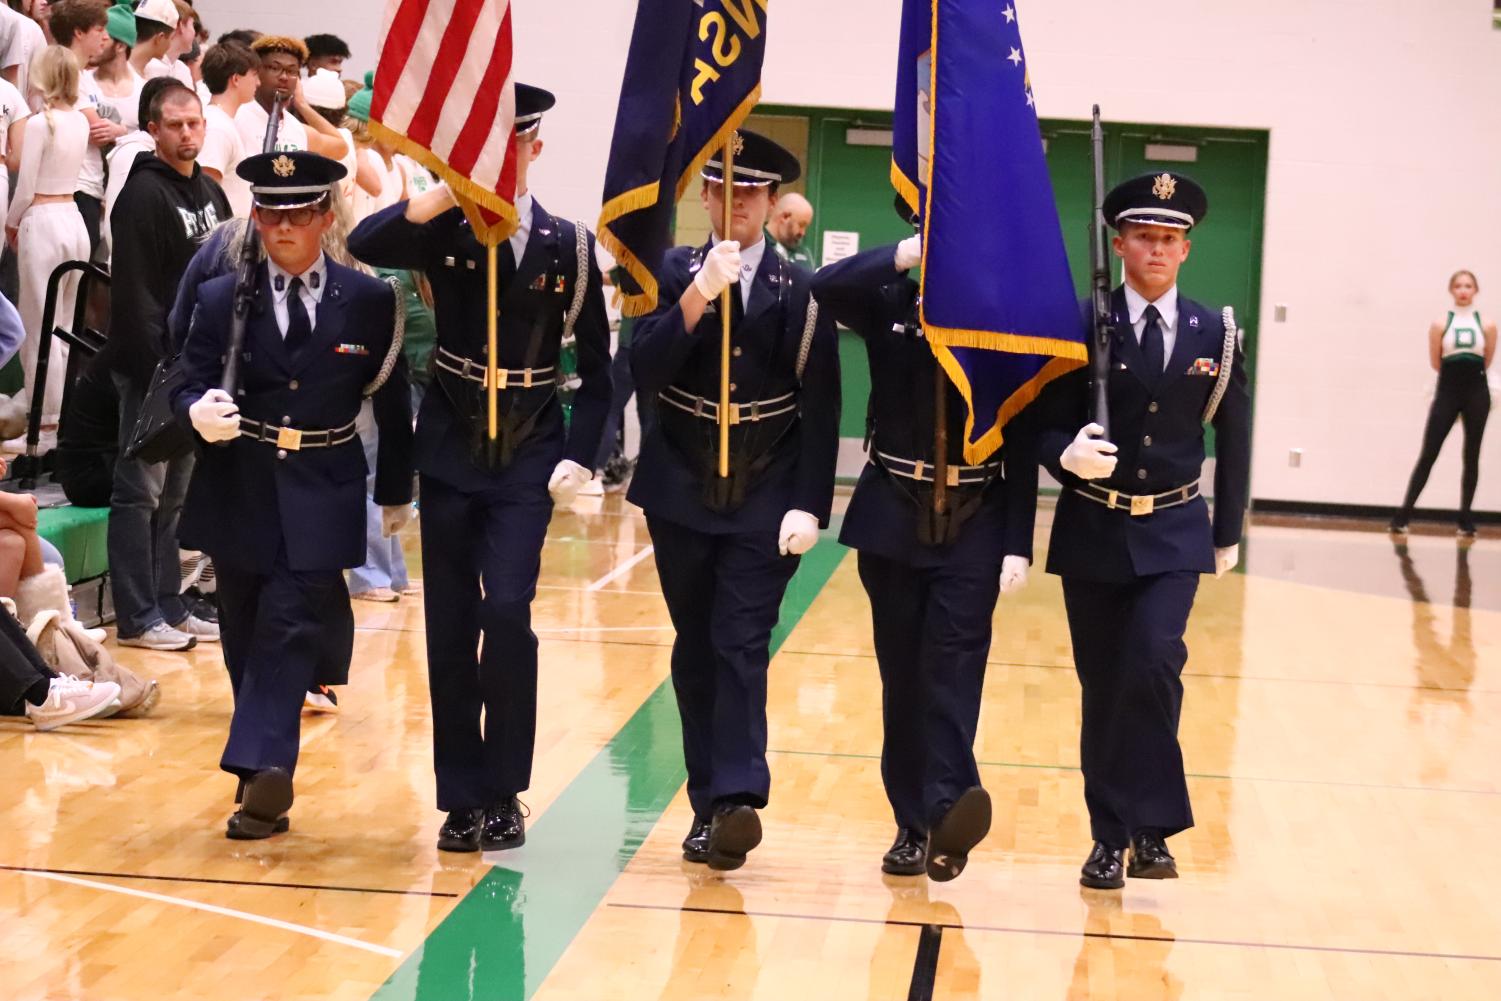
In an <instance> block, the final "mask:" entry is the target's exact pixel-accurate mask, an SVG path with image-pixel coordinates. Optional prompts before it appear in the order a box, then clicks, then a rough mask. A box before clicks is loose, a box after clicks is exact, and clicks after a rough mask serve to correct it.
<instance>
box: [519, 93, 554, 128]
mask: <svg viewBox="0 0 1501 1001" xmlns="http://www.w3.org/2000/svg"><path fill="white" fill-rule="evenodd" d="M557 103H558V99H557V98H556V97H554V96H553V94H552V92H551V91H548V90H543V89H542V88H541V87H533V86H531V85H530V84H525V83H518V84H517V85H516V135H517V136H518V137H520V136H525V135H527V134H529V133H531V132H535V131H537V129H538V128H540V127H541V125H542V116H543V115H544V114H545V113H546V112H548V111H551V110H552V106H553V105H554V104H557Z"/></svg>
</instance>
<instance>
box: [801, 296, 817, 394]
mask: <svg viewBox="0 0 1501 1001" xmlns="http://www.w3.org/2000/svg"><path fill="white" fill-rule="evenodd" d="M817 327H818V300H817V299H815V298H813V293H812V291H809V292H808V315H807V319H805V320H804V321H803V340H802V343H800V344H799V345H798V346H797V381H798V384H799V385H801V384H802V381H803V370H804V369H806V368H807V367H808V352H809V351H810V350H812V348H813V331H814V330H815V329H817Z"/></svg>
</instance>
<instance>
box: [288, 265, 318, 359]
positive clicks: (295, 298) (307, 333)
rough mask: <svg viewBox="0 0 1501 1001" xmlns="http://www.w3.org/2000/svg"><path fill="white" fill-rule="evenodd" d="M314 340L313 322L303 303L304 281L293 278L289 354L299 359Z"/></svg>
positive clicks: (289, 318)
mask: <svg viewBox="0 0 1501 1001" xmlns="http://www.w3.org/2000/svg"><path fill="white" fill-rule="evenodd" d="M312 339H313V321H312V320H311V319H310V318H309V317H308V313H307V306H306V305H305V304H304V303H303V301H302V279H301V278H293V279H292V284H291V286H290V287H289V288H288V289H287V336H286V340H285V342H284V343H285V344H286V346H287V354H289V355H291V356H292V357H294V358H295V357H297V354H298V352H300V351H301V350H302V349H303V348H305V347H307V345H308V342H309V341H311V340H312Z"/></svg>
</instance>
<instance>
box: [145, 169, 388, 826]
mask: <svg viewBox="0 0 1501 1001" xmlns="http://www.w3.org/2000/svg"><path fill="white" fill-rule="evenodd" d="M236 172H237V173H238V174H239V175H240V177H242V178H244V179H245V180H246V181H248V182H249V183H250V190H251V194H252V196H253V214H252V215H253V222H254V224H255V227H256V229H257V230H258V231H259V233H260V238H261V243H262V246H263V247H264V249H265V252H266V255H267V257H269V258H270V259H269V261H267V262H266V263H264V264H262V265H261V266H260V268H259V271H258V272H257V274H256V279H255V287H254V302H253V305H252V307H251V310H250V314H249V316H248V318H247V321H246V329H245V343H244V349H243V352H242V353H241V365H240V378H239V388H238V392H237V394H236V395H234V396H231V395H230V394H229V393H227V392H225V391H224V390H223V389H221V388H215V387H219V386H220V385H221V384H222V378H223V373H224V361H225V355H226V353H227V351H228V347H229V328H230V316H231V313H232V311H233V308H234V300H235V293H236V289H235V283H236V279H237V276H236V275H234V274H229V275H223V276H221V277H218V278H214V279H212V280H210V281H208V282H207V283H205V284H204V285H203V286H202V287H201V288H200V289H199V290H198V305H197V308H196V310H195V311H194V314H193V323H192V328H191V331H190V333H189V335H188V339H187V344H186V347H185V349H184V351H183V355H182V358H181V361H180V362H179V364H180V365H181V366H182V374H183V383H182V385H181V386H180V387H179V388H178V389H177V391H176V392H175V393H174V394H173V398H172V403H173V409H174V410H175V411H176V413H177V415H178V417H179V419H181V420H184V421H186V422H188V423H190V424H191V425H192V427H193V429H194V430H195V431H197V433H198V435H199V436H200V437H201V438H202V439H203V440H204V441H206V442H209V443H210V445H209V447H208V448H204V449H202V450H201V455H200V457H199V459H198V463H197V466H196V468H195V469H194V470H193V478H192V481H191V483H190V485H189V487H188V496H187V501H186V503H185V505H184V507H183V514H182V526H181V529H180V536H181V539H182V543H183V545H185V546H188V547H191V548H193V549H201V550H203V551H204V552H206V553H208V554H209V555H210V556H211V557H213V560H214V566H215V569H216V571H217V573H218V594H219V604H220V618H219V621H220V624H221V627H222V630H223V644H224V661H225V664H226V665H227V666H228V668H229V676H230V682H231V684H232V686H233V688H234V693H235V708H234V717H233V719H232V720H231V722H230V728H229V742H228V744H227V745H226V746H225V748H224V756H223V758H222V760H221V762H220V767H221V768H223V769H224V770H225V771H227V772H231V773H233V774H235V775H237V776H239V778H240V780H241V795H240V796H239V797H237V802H241V806H240V809H239V811H238V812H236V813H235V814H234V815H233V816H232V817H230V819H229V829H228V836H229V837H230V838H233V839H236V840H250V839H259V838H267V837H270V836H271V835H273V834H280V833H282V832H283V831H286V830H287V828H288V821H287V811H288V809H290V807H291V805H292V774H293V772H294V770H295V769H296V766H297V751H298V738H299V729H300V723H301V713H302V702H303V696H304V694H305V693H306V692H307V690H308V688H309V687H310V686H311V685H312V683H313V680H314V678H315V677H323V678H334V679H335V680H334V681H332V682H331V683H335V684H341V683H345V682H347V680H348V673H349V661H350V657H351V654H352V651H353V645H354V613H353V612H352V611H351V609H350V606H349V592H348V590H347V589H346V588H345V585H344V571H345V570H346V569H348V568H350V567H356V566H359V565H360V564H361V563H362V562H364V559H365V472H366V470H365V454H364V450H363V449H361V447H360V440H359V437H358V436H357V435H356V433H355V426H354V424H355V417H356V416H357V415H358V414H359V410H360V404H361V402H362V401H363V400H364V399H365V398H366V397H367V396H372V394H373V402H374V406H375V416H376V420H377V422H378V423H379V426H380V451H379V455H378V457H377V461H376V470H375V500H376V503H377V504H379V505H381V507H382V527H383V530H384V531H385V533H386V534H387V535H393V534H395V533H396V532H397V531H399V530H400V528H401V526H402V525H403V524H404V523H405V522H406V521H407V520H408V519H409V518H410V517H411V511H412V507H411V501H412V465H411V448H412V423H411V420H412V419H411V403H410V397H409V390H408V386H407V375H406V366H405V363H404V362H403V361H402V359H401V342H400V339H399V337H397V336H396V334H395V323H396V296H395V294H394V293H393V292H392V290H391V287H390V286H389V285H387V284H386V283H385V282H382V281H379V280H378V279H375V278H371V277H369V276H367V275H364V274H361V273H359V272H358V271H354V270H351V269H349V268H345V267H342V266H340V265H338V264H336V263H334V262H333V261H330V260H328V259H327V258H326V257H325V256H324V255H323V251H322V249H321V247H320V240H321V239H322V237H323V234H324V232H326V231H327V230H328V229H329V227H331V226H332V225H333V224H334V216H333V211H332V208H331V197H332V195H331V186H332V185H333V184H335V183H337V182H338V181H339V179H340V178H342V177H343V176H344V168H343V167H341V166H340V165H339V164H337V163H335V162H333V161H332V160H328V159H325V158H323V157H321V156H318V155H317V154H314V153H307V152H286V153H266V154H260V155H257V156H253V157H249V158H247V159H246V160H244V161H243V162H241V164H240V165H239V167H238V168H237V169H236Z"/></svg>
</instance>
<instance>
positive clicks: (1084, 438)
mask: <svg viewBox="0 0 1501 1001" xmlns="http://www.w3.org/2000/svg"><path fill="white" fill-rule="evenodd" d="M1104 433H1105V429H1104V428H1102V427H1100V426H1099V425H1098V424H1086V425H1084V427H1082V428H1080V429H1079V434H1078V436H1077V437H1075V438H1074V440H1073V441H1072V442H1071V443H1070V444H1069V446H1068V448H1065V449H1064V450H1063V455H1061V456H1059V458H1058V464H1059V465H1061V466H1062V467H1063V468H1064V469H1067V470H1068V471H1069V472H1071V473H1073V474H1074V475H1075V476H1077V477H1079V479H1081V480H1101V479H1104V478H1105V477H1107V476H1109V475H1110V474H1111V473H1113V472H1115V446H1114V445H1112V444H1111V443H1110V442H1108V441H1105V440H1104V439H1103V438H1097V437H1095V436H1096V435H1100V434H1104Z"/></svg>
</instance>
